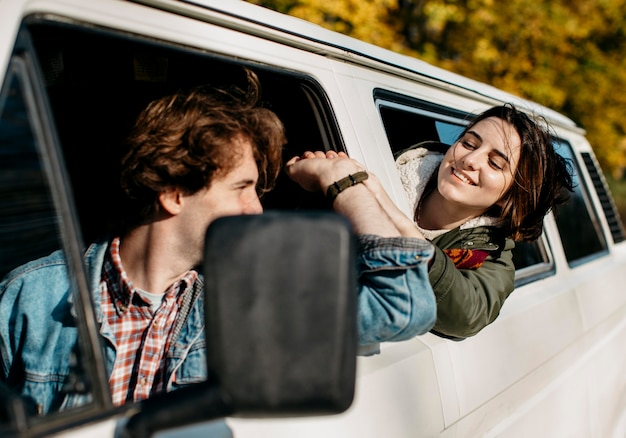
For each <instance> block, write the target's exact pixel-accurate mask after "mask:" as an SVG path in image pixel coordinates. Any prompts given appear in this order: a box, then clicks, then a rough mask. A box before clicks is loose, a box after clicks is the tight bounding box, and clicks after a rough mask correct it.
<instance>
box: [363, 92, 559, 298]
mask: <svg viewBox="0 0 626 438" xmlns="http://www.w3.org/2000/svg"><path fill="white" fill-rule="evenodd" d="M375 100H376V105H377V107H378V111H379V114H380V117H381V120H382V122H383V126H384V128H385V133H386V134H387V139H388V140H389V146H390V148H391V151H392V152H393V154H394V156H395V157H398V156H399V155H400V154H401V153H402V152H403V151H404V150H406V149H407V148H411V147H415V146H420V145H421V146H423V147H426V148H429V149H433V148H436V149H437V150H439V151H441V152H444V151H445V149H444V148H445V147H447V146H449V145H452V144H453V143H454V142H455V141H456V140H457V139H458V138H459V137H460V135H461V133H462V131H463V128H464V126H466V125H467V123H468V121H469V120H470V118H471V115H470V114H464V113H461V112H459V111H457V110H454V109H449V108H443V107H441V106H438V105H433V104H430V103H428V102H423V101H420V100H417V99H411V98H408V97H406V96H400V95H397V94H396V93H391V92H388V91H382V90H377V92H376V93H375ZM433 142H438V143H443V145H436V144H433ZM513 260H514V263H515V268H516V277H515V278H516V280H515V281H516V285H517V286H520V285H522V284H524V283H527V282H529V281H533V280H537V279H539V278H543V277H545V276H546V275H550V274H551V273H553V272H554V264H553V262H552V257H551V253H550V250H549V246H548V245H547V242H545V240H544V238H542V239H540V240H538V241H536V242H532V243H518V244H516V247H515V249H514V250H513Z"/></svg>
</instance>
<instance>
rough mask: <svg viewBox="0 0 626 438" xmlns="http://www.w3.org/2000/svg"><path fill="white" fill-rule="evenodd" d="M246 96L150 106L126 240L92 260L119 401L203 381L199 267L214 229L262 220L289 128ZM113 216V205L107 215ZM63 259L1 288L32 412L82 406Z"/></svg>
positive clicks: (0, 326)
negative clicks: (249, 217) (73, 388)
mask: <svg viewBox="0 0 626 438" xmlns="http://www.w3.org/2000/svg"><path fill="white" fill-rule="evenodd" d="M248 80H249V87H248V90H245V91H244V90H234V91H233V92H228V91H226V90H219V89H211V88H198V89H194V90H192V91H191V92H188V93H182V92H179V93H176V94H174V95H172V96H167V97H163V98H161V99H158V100H156V101H154V102H152V103H150V104H149V105H148V107H147V108H146V109H145V110H144V111H143V112H142V113H141V114H140V115H139V117H138V119H137V121H136V124H135V127H134V129H133V131H132V133H131V135H130V137H129V139H128V151H127V153H126V155H125V156H124V157H123V159H122V168H121V186H122V188H123V191H124V194H125V197H126V202H125V205H124V207H123V212H122V213H123V214H122V215H121V216H123V217H124V218H125V221H124V227H123V231H121V232H120V234H119V235H118V236H115V237H113V238H110V239H107V240H106V241H104V242H97V243H94V244H92V245H91V246H90V247H89V249H88V250H87V252H86V254H85V264H86V267H87V270H88V272H89V274H90V277H91V282H92V284H91V289H92V291H93V293H94V296H93V298H94V304H95V310H96V316H97V320H98V322H99V324H100V333H101V335H102V338H103V345H104V349H105V358H106V366H107V371H108V373H109V383H110V386H111V395H112V398H113V403H114V404H115V405H117V406H119V405H122V404H124V403H125V402H128V401H138V400H143V399H146V398H148V397H150V396H151V395H153V394H156V393H160V392H164V391H170V390H173V389H176V388H178V387H180V386H183V385H187V384H191V383H194V382H201V381H203V380H205V379H206V377H207V370H206V359H205V350H204V333H203V330H204V329H203V327H204V308H203V301H202V291H203V280H202V278H201V276H199V275H198V272H197V271H196V270H195V268H196V267H197V266H198V265H199V264H200V263H201V261H202V254H203V244H204V235H205V232H206V229H207V227H208V225H209V224H210V223H211V222H212V221H213V220H214V219H216V218H218V217H220V216H226V215H238V214H258V213H261V212H262V207H261V203H260V201H259V196H258V192H257V190H258V191H259V192H262V191H265V190H268V189H269V188H271V187H272V185H273V183H274V181H275V179H276V176H277V174H278V172H279V171H280V166H281V162H280V160H281V153H282V146H283V145H284V143H285V141H286V140H285V136H284V129H283V126H282V124H281V122H280V121H279V119H278V118H277V117H276V115H275V114H274V113H272V112H271V111H269V110H267V109H264V108H260V107H257V106H256V102H257V99H258V95H259V84H258V81H257V79H256V76H254V75H253V74H252V73H251V72H248ZM105 208H112V206H103V211H104V209H105ZM70 289H71V288H70V283H69V276H68V274H67V267H66V263H65V259H64V256H63V254H62V252H61V251H57V252H55V253H53V254H51V255H50V256H48V257H44V258H43V259H40V260H35V261H33V262H30V263H28V264H26V265H25V266H22V267H20V268H17V269H16V270H14V271H13V272H12V273H10V274H9V275H8V276H7V277H6V278H5V279H4V280H3V282H2V283H1V284H0V357H1V359H2V364H1V365H2V367H1V368H0V372H1V374H0V376H1V378H2V381H3V382H4V383H6V384H7V385H8V386H9V387H11V388H12V389H13V390H14V391H15V392H17V393H19V394H21V395H22V396H23V399H24V400H25V401H26V402H27V403H28V404H29V405H31V406H32V409H33V411H34V412H36V413H39V414H44V413H47V412H49V411H54V410H59V409H65V408H68V407H72V406H78V405H80V404H83V403H85V402H86V400H87V398H86V396H85V395H82V394H77V393H73V392H69V393H67V392H66V391H65V390H64V388H63V385H64V383H65V379H66V378H67V376H68V374H69V372H70V366H71V365H70V357H71V356H72V352H73V350H74V349H75V348H76V342H77V329H76V326H75V322H74V320H73V317H72V316H71V315H72V311H73V310H72V306H73V304H72V297H71V293H70Z"/></svg>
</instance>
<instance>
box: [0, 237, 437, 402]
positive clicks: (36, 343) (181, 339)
mask: <svg viewBox="0 0 626 438" xmlns="http://www.w3.org/2000/svg"><path fill="white" fill-rule="evenodd" d="M359 242H360V250H359V254H358V256H357V263H358V272H359V290H358V310H359V320H358V329H359V344H360V345H372V344H376V343H379V342H383V341H400V340H405V339H409V338H411V337H413V336H415V335H418V334H423V333H426V332H427V331H428V330H430V328H431V327H432V325H433V324H434V322H435V299H434V295H433V291H432V289H431V288H430V283H429V282H428V273H427V263H428V260H430V258H431V257H432V255H433V247H432V245H431V244H430V243H429V242H426V241H422V240H418V239H408V238H381V237H377V236H360V239H359ZM107 249H108V244H106V243H104V244H103V243H99V244H93V245H91V246H90V248H89V249H88V250H87V252H86V254H85V264H86V267H87V270H88V273H89V275H90V278H91V290H92V291H93V294H94V297H93V298H94V308H95V313H96V318H97V321H98V323H99V324H100V335H101V336H102V341H103V342H102V344H103V346H104V357H105V360H106V369H107V372H108V374H110V373H111V371H112V369H113V364H114V362H115V354H116V350H115V339H114V338H113V334H112V332H111V329H110V327H109V326H108V324H107V322H106V320H105V319H104V318H103V315H102V310H101V308H100V302H99V298H98V291H99V282H100V273H101V270H102V263H103V260H104V255H105V253H106V251H107ZM203 283H204V282H203V279H202V278H201V277H199V278H198V280H197V281H196V284H195V285H194V293H192V294H188V296H186V298H185V303H184V304H183V308H181V310H180V311H179V315H178V320H177V322H176V328H175V329H174V332H173V335H172V336H173V337H172V343H171V347H170V350H169V351H168V352H167V353H166V359H165V360H166V362H167V364H166V376H167V388H166V389H167V391H171V390H174V389H176V388H178V387H180V386H184V385H188V384H192V383H195V382H201V381H204V380H205V379H206V377H207V368H206V350H205V337H204V304H203V294H202V293H201V292H202V289H203ZM71 289H72V288H71V285H70V281H69V276H68V272H67V266H66V263H65V258H64V256H63V253H62V252H61V251H56V252H54V253H52V254H51V255H49V256H47V257H44V258H41V259H38V260H35V261H32V262H29V263H27V264H25V265H23V266H21V267H19V268H17V269H15V270H14V271H13V272H11V273H10V274H9V275H8V276H7V277H6V278H5V279H4V280H3V281H2V283H0V358H1V364H0V365H1V366H0V378H1V380H2V381H3V382H5V383H6V384H7V385H8V386H9V387H10V388H12V389H13V390H14V391H15V392H16V393H19V394H21V395H22V396H23V398H24V400H25V401H26V402H27V403H28V404H29V405H32V409H33V412H37V413H39V414H45V413H47V412H49V411H56V410H60V409H65V408H68V407H73V406H79V405H81V404H84V403H86V402H87V401H88V400H89V395H88V394H78V393H76V392H72V391H67V390H66V388H64V384H65V383H66V381H67V377H68V375H69V373H70V370H71V366H72V365H71V362H72V360H71V359H70V358H71V357H72V353H73V352H75V349H76V345H77V337H78V330H77V327H76V320H75V317H74V316H73V315H75V314H76V313H75V309H74V307H73V299H72V293H71ZM78 360H79V361H80V359H78Z"/></svg>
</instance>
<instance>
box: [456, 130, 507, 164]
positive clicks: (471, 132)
mask: <svg viewBox="0 0 626 438" xmlns="http://www.w3.org/2000/svg"><path fill="white" fill-rule="evenodd" d="M466 134H470V135H473V136H474V137H476V138H477V139H478V141H480V142H481V143H482V141H483V138H482V137H481V136H480V135H479V134H478V133H477V132H476V131H467V132H466ZM493 152H494V153H495V154H497V155H499V156H500V157H502V159H503V160H505V161H506V162H507V163H509V162H510V160H509V156H508V155H507V154H505V153H504V152H502V151H501V150H500V149H493Z"/></svg>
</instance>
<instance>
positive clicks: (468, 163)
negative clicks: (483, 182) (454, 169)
mask: <svg viewBox="0 0 626 438" xmlns="http://www.w3.org/2000/svg"><path fill="white" fill-rule="evenodd" d="M480 155H481V154H480V152H479V151H478V150H473V151H469V152H468V153H467V154H465V155H464V156H463V158H462V159H461V162H462V163H463V167H465V168H467V169H471V170H476V169H477V168H478V167H479V163H480Z"/></svg>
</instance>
